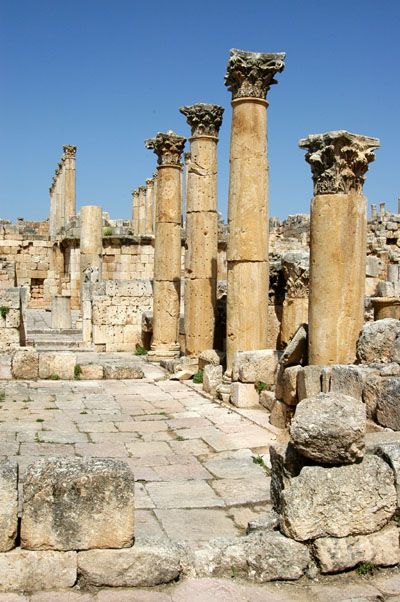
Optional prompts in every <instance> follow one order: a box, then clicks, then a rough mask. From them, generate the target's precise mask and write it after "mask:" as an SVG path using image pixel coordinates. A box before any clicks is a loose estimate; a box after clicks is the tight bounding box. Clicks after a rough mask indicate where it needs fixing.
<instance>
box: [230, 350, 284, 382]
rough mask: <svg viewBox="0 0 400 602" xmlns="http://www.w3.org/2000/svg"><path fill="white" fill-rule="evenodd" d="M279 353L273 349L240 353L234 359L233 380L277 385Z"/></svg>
mask: <svg viewBox="0 0 400 602" xmlns="http://www.w3.org/2000/svg"><path fill="white" fill-rule="evenodd" d="M279 355H280V354H279V352H278V351H275V350H273V349H260V350H257V351H238V352H237V353H235V355H234V357H233V365H232V380H234V381H238V380H239V381H241V382H242V383H255V382H262V383H265V384H266V385H267V386H268V387H270V386H272V385H273V384H274V383H275V375H276V370H277V366H278V360H279Z"/></svg>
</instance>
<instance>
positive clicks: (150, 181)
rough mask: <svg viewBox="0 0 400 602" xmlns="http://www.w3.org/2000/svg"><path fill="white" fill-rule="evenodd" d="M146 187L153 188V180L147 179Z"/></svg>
mask: <svg viewBox="0 0 400 602" xmlns="http://www.w3.org/2000/svg"><path fill="white" fill-rule="evenodd" d="M146 185H147V188H152V187H153V186H154V178H147V180H146Z"/></svg>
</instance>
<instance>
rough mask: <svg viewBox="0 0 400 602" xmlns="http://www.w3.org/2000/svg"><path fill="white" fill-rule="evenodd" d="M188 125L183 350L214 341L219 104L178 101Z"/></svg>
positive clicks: (192, 351)
mask: <svg viewBox="0 0 400 602" xmlns="http://www.w3.org/2000/svg"><path fill="white" fill-rule="evenodd" d="M180 111H181V113H183V115H185V117H186V119H187V122H188V124H189V125H190V126H191V129H192V136H191V138H190V161H189V162H188V163H187V166H188V174H187V185H186V246H187V248H186V253H185V347H186V348H185V352H186V354H187V355H188V356H193V357H197V356H198V355H199V354H200V353H201V352H202V351H204V350H206V349H212V348H213V347H214V327H215V305H216V285H217V255H218V212H217V142H218V132H219V128H220V127H221V124H222V114H223V112H224V109H223V108H222V107H220V106H218V105H212V104H203V103H200V104H196V105H191V106H185V107H181V109H180Z"/></svg>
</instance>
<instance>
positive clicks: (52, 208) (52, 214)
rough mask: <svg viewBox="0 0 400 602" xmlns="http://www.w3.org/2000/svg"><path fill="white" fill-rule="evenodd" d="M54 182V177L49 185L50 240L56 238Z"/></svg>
mask: <svg viewBox="0 0 400 602" xmlns="http://www.w3.org/2000/svg"><path fill="white" fill-rule="evenodd" d="M55 190H56V181H55V177H54V176H53V179H52V181H51V184H50V188H49V193H50V213H49V235H50V238H51V239H54V238H55V237H56V192H55Z"/></svg>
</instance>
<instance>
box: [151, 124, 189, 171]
mask: <svg viewBox="0 0 400 602" xmlns="http://www.w3.org/2000/svg"><path fill="white" fill-rule="evenodd" d="M185 142H186V138H184V137H183V136H179V135H178V134H175V132H173V131H172V130H168V132H165V133H164V132H158V133H157V134H156V136H155V137H154V138H150V139H149V140H145V143H144V144H145V146H146V148H148V149H151V150H153V151H154V153H155V154H156V155H157V157H158V161H157V164H158V165H159V166H161V165H175V166H178V167H180V166H181V155H182V153H183V149H184V146H185Z"/></svg>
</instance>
